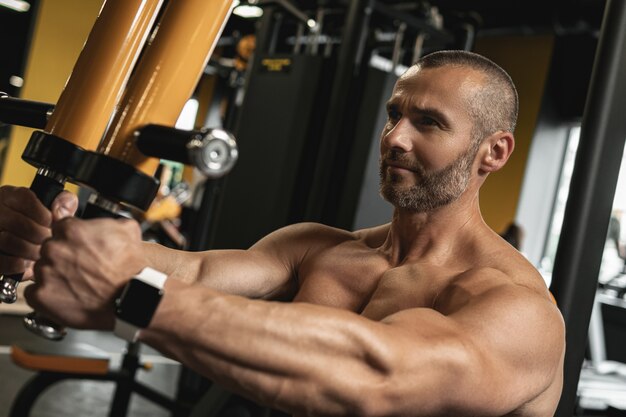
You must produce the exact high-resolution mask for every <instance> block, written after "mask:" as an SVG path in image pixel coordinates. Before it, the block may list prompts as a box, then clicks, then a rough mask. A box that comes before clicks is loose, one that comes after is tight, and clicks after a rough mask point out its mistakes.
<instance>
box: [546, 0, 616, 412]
mask: <svg viewBox="0 0 626 417" xmlns="http://www.w3.org/2000/svg"><path fill="white" fill-rule="evenodd" d="M625 40H626V3H624V2H622V1H613V0H611V1H607V3H606V6H605V10H604V19H603V23H602V29H601V35H600V40H599V43H598V49H597V52H596V57H595V61H594V67H593V71H592V76H591V84H590V87H589V93H588V96H587V101H586V104H585V110H584V114H583V122H582V127H581V135H580V142H579V146H578V152H577V154H576V163H575V165H574V172H573V174H572V181H571V185H570V193H569V197H568V201H567V205H566V209H565V216H564V219H563V228H562V231H561V237H560V239H559V245H558V249H557V254H556V259H555V264H554V270H553V275H552V285H551V287H550V290H551V291H552V293H553V294H554V297H555V298H556V301H557V304H558V306H559V308H560V310H561V312H562V314H563V318H564V320H565V326H566V342H567V350H566V352H565V365H564V383H563V394H562V396H561V400H560V403H559V407H558V408H557V410H556V413H555V416H557V417H566V416H567V417H569V416H572V415H573V414H574V409H575V405H576V398H577V388H578V383H579V378H580V371H581V366H582V363H583V359H584V356H585V348H586V344H587V336H588V335H587V329H588V326H589V321H590V318H591V312H592V309H593V304H594V297H595V294H596V289H597V286H598V275H599V271H600V264H601V262H602V250H603V248H604V244H605V240H606V234H607V233H606V232H607V228H608V221H607V219H609V216H610V213H611V208H612V205H613V198H614V195H615V188H616V185H617V178H618V174H619V169H620V164H621V159H622V154H623V150H624V138H625V137H626V123H624V118H623V115H622V109H623V108H624V107H625V106H626V96H624V94H622V92H623V91H625V90H626V76H625V75H624V74H625V73H624V68H626V49H625V47H624V45H625Z"/></svg>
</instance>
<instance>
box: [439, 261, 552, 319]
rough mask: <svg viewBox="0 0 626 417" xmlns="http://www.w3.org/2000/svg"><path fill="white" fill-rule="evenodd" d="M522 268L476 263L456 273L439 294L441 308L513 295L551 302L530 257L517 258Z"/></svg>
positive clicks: (443, 309) (454, 307)
mask: <svg viewBox="0 0 626 417" xmlns="http://www.w3.org/2000/svg"><path fill="white" fill-rule="evenodd" d="M516 266H517V268H518V269H515V268H514V267H513V266H511V265H509V264H505V265H504V266H500V265H494V266H476V267H474V268H471V269H468V270H466V271H463V272H461V273H459V274H458V275H456V276H454V277H453V278H452V279H451V280H450V281H449V282H448V284H447V285H446V286H445V288H443V289H442V291H441V293H440V294H439V296H438V297H437V303H436V304H437V310H441V311H442V312H444V311H446V310H456V309H457V307H458V306H461V305H467V304H469V303H474V302H480V301H481V300H487V299H488V300H491V302H493V301H494V300H505V299H508V297H509V296H513V297H515V298H516V299H518V300H526V301H527V302H538V303H544V302H550V303H552V297H551V296H550V292H549V290H548V288H547V286H546V284H545V281H544V280H543V278H542V277H541V274H539V272H538V271H537V270H536V269H535V268H534V267H533V266H532V265H531V264H530V263H528V262H527V261H525V262H521V261H520V262H516Z"/></svg>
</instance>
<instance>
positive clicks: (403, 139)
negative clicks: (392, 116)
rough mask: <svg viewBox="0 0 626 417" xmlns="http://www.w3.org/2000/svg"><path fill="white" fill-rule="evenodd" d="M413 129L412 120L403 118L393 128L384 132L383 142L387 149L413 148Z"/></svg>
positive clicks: (408, 150)
mask: <svg viewBox="0 0 626 417" xmlns="http://www.w3.org/2000/svg"><path fill="white" fill-rule="evenodd" d="M412 133H413V129H412V126H411V122H410V121H409V120H407V119H405V118H401V119H400V120H399V121H398V122H397V123H396V124H395V126H394V127H393V128H391V129H390V130H388V131H385V132H383V137H382V144H383V145H384V147H386V148H387V149H394V148H395V149H399V150H402V151H403V152H410V151H411V150H412V149H413V141H412V136H413V134H412Z"/></svg>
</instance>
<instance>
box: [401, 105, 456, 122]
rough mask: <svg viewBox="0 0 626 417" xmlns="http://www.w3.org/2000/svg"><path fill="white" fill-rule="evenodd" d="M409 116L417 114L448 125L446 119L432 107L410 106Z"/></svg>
mask: <svg viewBox="0 0 626 417" xmlns="http://www.w3.org/2000/svg"><path fill="white" fill-rule="evenodd" d="M409 112H410V113H411V114H418V115H424V116H429V117H432V118H434V119H436V120H438V121H439V122H441V123H443V124H448V117H447V116H446V115H445V114H444V113H443V112H442V111H440V110H438V109H435V108H433V107H419V106H411V107H410V109H409Z"/></svg>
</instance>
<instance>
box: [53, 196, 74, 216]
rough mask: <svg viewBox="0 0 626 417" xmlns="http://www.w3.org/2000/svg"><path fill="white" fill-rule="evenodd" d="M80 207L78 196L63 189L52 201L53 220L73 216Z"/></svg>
mask: <svg viewBox="0 0 626 417" xmlns="http://www.w3.org/2000/svg"><path fill="white" fill-rule="evenodd" d="M77 209H78V198H77V197H76V196H75V195H74V194H72V193H70V192H69V191H63V192H61V194H59V195H58V196H57V198H55V199H54V201H53V202H52V209H51V211H52V221H59V220H61V219H63V218H65V217H70V216H73V215H74V213H76V210H77Z"/></svg>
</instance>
